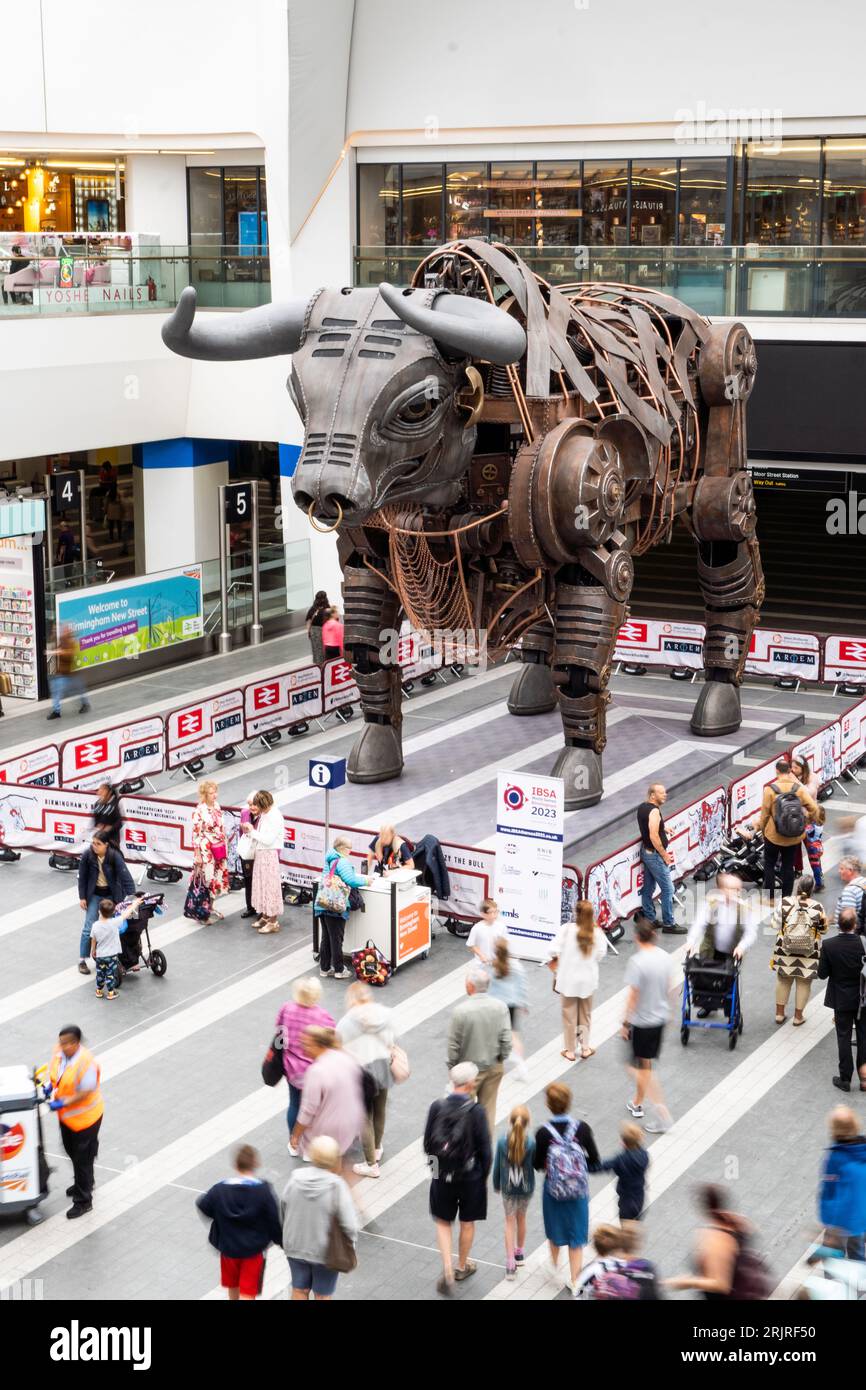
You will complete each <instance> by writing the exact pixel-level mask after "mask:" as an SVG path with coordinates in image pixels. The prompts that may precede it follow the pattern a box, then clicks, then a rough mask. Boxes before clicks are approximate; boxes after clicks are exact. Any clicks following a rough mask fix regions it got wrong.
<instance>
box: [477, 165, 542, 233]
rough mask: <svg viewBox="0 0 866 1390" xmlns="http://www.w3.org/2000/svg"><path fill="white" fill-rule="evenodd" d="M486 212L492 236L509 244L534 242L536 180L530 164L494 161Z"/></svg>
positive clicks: (491, 169)
mask: <svg viewBox="0 0 866 1390" xmlns="http://www.w3.org/2000/svg"><path fill="white" fill-rule="evenodd" d="M486 216H487V234H488V236H489V237H490V238H491V240H493V241H501V242H504V243H505V244H506V245H509V246H532V245H533V243H534V241H535V220H534V219H535V181H534V179H533V177H532V165H531V164H524V163H518V162H517V161H513V162H511V161H509V163H507V164H491V166H490V188H489V190H488V199H487V208H486Z"/></svg>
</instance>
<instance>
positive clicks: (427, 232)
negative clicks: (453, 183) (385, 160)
mask: <svg viewBox="0 0 866 1390" xmlns="http://www.w3.org/2000/svg"><path fill="white" fill-rule="evenodd" d="M442 178H443V171H442V165H441V164H404V165H403V245H404V246H430V247H433V246H438V245H439V243H440V242H441V241H442V192H443V183H442Z"/></svg>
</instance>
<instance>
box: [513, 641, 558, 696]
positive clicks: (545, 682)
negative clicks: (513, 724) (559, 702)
mask: <svg viewBox="0 0 866 1390" xmlns="http://www.w3.org/2000/svg"><path fill="white" fill-rule="evenodd" d="M552 651H553V628H552V627H551V625H550V623H533V625H532V627H530V628H528V629H527V630H526V632H525V633H524V634H523V642H522V644H521V648H520V663H521V664H520V670H519V672H518V674H517V677H516V679H515V681H514V684H513V685H512V687H511V694H510V695H509V696H508V713H509V714H548V713H549V712H550V711H551V710H552V709H556V686H555V685H554V683H553V674H552V672H551V669H550V657H551V653H552Z"/></svg>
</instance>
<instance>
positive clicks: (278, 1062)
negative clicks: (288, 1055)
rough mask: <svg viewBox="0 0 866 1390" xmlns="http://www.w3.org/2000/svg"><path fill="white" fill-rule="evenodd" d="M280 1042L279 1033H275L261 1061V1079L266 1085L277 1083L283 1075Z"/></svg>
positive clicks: (275, 1084)
mask: <svg viewBox="0 0 866 1390" xmlns="http://www.w3.org/2000/svg"><path fill="white" fill-rule="evenodd" d="M281 1042H282V1037H281V1035H280V1033H275V1034H274V1040H273V1042H272V1043H271V1045H270V1047H269V1048H268V1050H267V1052H266V1053H265V1060H264V1061H263V1062H262V1081H264V1083H265V1085H266V1086H277V1085H279V1083H280V1082H281V1081H282V1079H283V1077H284V1075H285V1072H284V1071H283V1051H282V1047H281V1045H280V1044H281Z"/></svg>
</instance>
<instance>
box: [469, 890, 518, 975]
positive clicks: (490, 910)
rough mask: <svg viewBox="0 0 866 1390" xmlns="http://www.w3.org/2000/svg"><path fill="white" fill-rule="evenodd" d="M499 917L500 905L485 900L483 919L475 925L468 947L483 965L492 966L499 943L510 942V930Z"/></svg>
mask: <svg viewBox="0 0 866 1390" xmlns="http://www.w3.org/2000/svg"><path fill="white" fill-rule="evenodd" d="M498 917H499V904H498V903H497V902H494V900H493V898H484V899H483V900H482V903H481V917H480V920H479V921H477V922H476V923H475V926H474V927H473V928H472V930H471V932H470V933H469V936H468V937H467V939H466V945H467V946H468V947H469V949H470V951H471V952H472V954H473V955H474V956H475V957H476V958H477V959H478V960H479V961H480V962H481V964H482V965H492V963H493V956H494V954H495V948H496V943H497V941H507V940H508V928H507V927H505V926H503V925H502V923H501V922H500V921H498Z"/></svg>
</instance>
